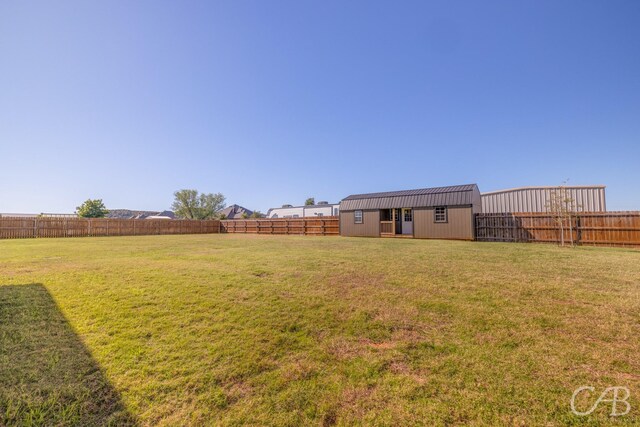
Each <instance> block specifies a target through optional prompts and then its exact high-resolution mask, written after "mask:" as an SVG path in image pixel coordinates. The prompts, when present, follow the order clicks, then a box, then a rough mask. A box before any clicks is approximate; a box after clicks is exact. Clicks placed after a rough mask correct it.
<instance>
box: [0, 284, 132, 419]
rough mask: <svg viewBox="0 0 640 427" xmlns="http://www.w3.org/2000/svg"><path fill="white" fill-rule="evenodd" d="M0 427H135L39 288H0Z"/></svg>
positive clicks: (32, 286)
mask: <svg viewBox="0 0 640 427" xmlns="http://www.w3.org/2000/svg"><path fill="white" fill-rule="evenodd" d="M0 425H1V426H4V425H7V426H9V425H78V426H94V425H117V426H135V425H138V422H137V420H136V419H135V417H134V416H133V415H131V414H130V413H128V411H127V410H126V408H125V406H124V404H123V402H122V400H121V397H120V395H119V393H118V392H117V391H116V390H115V389H114V387H113V386H112V385H111V384H110V383H109V381H108V380H107V378H106V377H105V375H104V373H103V372H102V370H101V368H100V365H99V364H98V363H97V362H96V361H95V360H94V359H93V357H92V356H91V354H90V353H89V351H88V349H87V348H86V347H85V345H84V344H83V343H82V341H81V340H80V338H79V337H78V336H77V335H76V334H75V332H74V331H73V329H72V328H71V326H70V325H69V322H68V321H67V319H66V318H65V316H64V315H63V314H62V312H61V311H60V309H59V308H58V306H57V304H56V303H55V301H54V300H53V298H52V297H51V295H50V294H49V292H48V291H47V289H46V288H45V287H44V286H43V285H41V284H28V285H4V286H3V285H0Z"/></svg>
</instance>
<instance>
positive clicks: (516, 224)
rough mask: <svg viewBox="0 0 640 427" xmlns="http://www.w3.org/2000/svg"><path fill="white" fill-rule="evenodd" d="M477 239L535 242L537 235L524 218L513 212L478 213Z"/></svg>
mask: <svg viewBox="0 0 640 427" xmlns="http://www.w3.org/2000/svg"><path fill="white" fill-rule="evenodd" d="M475 221H476V240H479V241H488V242H533V241H536V237H535V236H534V235H533V234H532V233H531V231H530V230H529V229H528V227H527V226H526V225H525V224H524V221H523V219H522V218H520V217H518V216H515V215H513V214H486V215H481V214H478V215H476V219H475Z"/></svg>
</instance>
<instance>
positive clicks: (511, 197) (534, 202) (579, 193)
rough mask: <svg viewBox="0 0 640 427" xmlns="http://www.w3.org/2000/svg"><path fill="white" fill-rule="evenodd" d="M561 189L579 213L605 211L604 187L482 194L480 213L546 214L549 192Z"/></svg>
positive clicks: (531, 188) (513, 190)
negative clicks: (571, 200) (572, 201)
mask: <svg viewBox="0 0 640 427" xmlns="http://www.w3.org/2000/svg"><path fill="white" fill-rule="evenodd" d="M559 188H562V189H563V191H566V193H567V195H568V196H569V197H570V198H572V199H573V200H574V202H575V205H576V206H577V208H578V209H577V210H578V211H580V212H605V211H606V210H607V206H606V201H605V193H604V189H605V187H604V185H594V186H563V187H523V188H514V189H511V190H503V191H492V192H490V193H483V194H482V213H505V212H548V210H549V209H548V201H549V196H550V194H551V192H553V191H554V190H558V189H559Z"/></svg>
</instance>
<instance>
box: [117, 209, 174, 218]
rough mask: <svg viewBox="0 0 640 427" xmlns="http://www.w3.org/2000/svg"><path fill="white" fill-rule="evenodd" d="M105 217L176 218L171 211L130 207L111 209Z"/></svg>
mask: <svg viewBox="0 0 640 427" xmlns="http://www.w3.org/2000/svg"><path fill="white" fill-rule="evenodd" d="M107 218H119V219H176V215H175V214H174V213H173V212H171V211H160V212H158V211H132V210H130V209H111V210H109V213H108V214H107Z"/></svg>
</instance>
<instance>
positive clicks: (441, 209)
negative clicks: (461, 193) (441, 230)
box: [434, 206, 447, 222]
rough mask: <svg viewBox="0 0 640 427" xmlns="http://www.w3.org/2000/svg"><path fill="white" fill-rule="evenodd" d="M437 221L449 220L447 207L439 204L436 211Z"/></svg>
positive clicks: (435, 219) (435, 218)
mask: <svg viewBox="0 0 640 427" xmlns="http://www.w3.org/2000/svg"><path fill="white" fill-rule="evenodd" d="M434 221H435V222H447V207H446V206H437V207H436V208H435V213H434Z"/></svg>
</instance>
